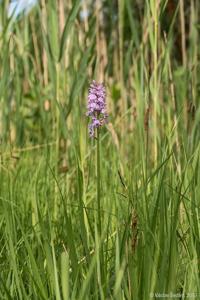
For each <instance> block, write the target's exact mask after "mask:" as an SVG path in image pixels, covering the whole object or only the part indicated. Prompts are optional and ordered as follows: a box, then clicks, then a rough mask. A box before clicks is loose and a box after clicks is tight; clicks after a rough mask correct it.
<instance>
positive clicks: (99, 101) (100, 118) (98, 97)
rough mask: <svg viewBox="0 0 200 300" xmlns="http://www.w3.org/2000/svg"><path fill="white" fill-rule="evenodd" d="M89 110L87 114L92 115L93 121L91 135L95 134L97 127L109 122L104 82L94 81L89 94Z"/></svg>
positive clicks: (90, 129)
mask: <svg viewBox="0 0 200 300" xmlns="http://www.w3.org/2000/svg"><path fill="white" fill-rule="evenodd" d="M87 108H88V111H87V116H89V117H91V120H92V122H91V123H90V124H89V126H88V128H89V135H90V137H94V136H95V128H100V127H101V126H102V125H104V124H105V123H106V122H107V118H108V115H107V112H106V90H105V87H104V85H103V84H102V83H97V82H96V81H95V80H93V81H92V83H91V84H90V87H89V94H88V106H87Z"/></svg>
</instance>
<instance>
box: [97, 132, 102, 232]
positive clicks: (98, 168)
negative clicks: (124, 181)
mask: <svg viewBox="0 0 200 300" xmlns="http://www.w3.org/2000/svg"><path fill="white" fill-rule="evenodd" d="M99 139H100V134H99V128H97V215H98V233H99V236H101V168H100V140H99Z"/></svg>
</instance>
